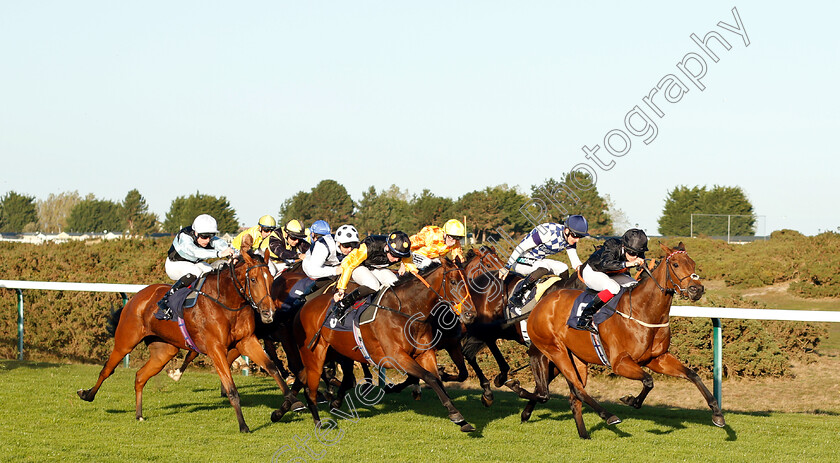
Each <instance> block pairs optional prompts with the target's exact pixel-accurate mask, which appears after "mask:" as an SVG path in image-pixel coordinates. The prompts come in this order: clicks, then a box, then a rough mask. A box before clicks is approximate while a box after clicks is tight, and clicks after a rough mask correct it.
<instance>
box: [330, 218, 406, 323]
mask: <svg viewBox="0 0 840 463" xmlns="http://www.w3.org/2000/svg"><path fill="white" fill-rule="evenodd" d="M397 262H401V264H402V265H400V272H399V273H400V275H403V274H404V273H405V271H406V270H407V271H409V272H412V273H416V272H417V267H415V265H414V263H412V262H411V241H410V240H409V239H408V235H406V234H405V233H403V232H401V231H396V232H393V233H391V234H390V235H388V236H384V235H369V236H368V237H367V238H365V239H364V240H363V241H362V244H361V245H360V246H359V248H358V249H354V250H353V251H352V252H350V254H348V255H347V256H346V257H345V258H344V260H342V261H341V276H340V277H339V278H338V290H337V291H336V293H335V296H334V299H335V301H336V302H338V303H337V304H336V306H335V310H336V314H337V316H338V317H339V318H341V317H343V316H344V313H345V312H347V309H348V308H350V307H352V306H353V304H354V303H355V302H356V301H358V300H360V299H362V298H363V297H365V296H368V295H371V294H374V293H375V292H377V291H379V289H380V288H382V287H383V286H391V285H393V284H394V283H396V281H397V276H396V275H394V272H392V271H391V270H389V269H388V267H389V266H390V265H391V264H395V263H397ZM351 276H352V278H353V281H355V282H356V283H358V284H359V287H358V288H357V289H355V290H353V292H351V293H350V294H347V295H346V296H345V295H344V291H345V290H346V289H347V283H349V282H350V278H351Z"/></svg>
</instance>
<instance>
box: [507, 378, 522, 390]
mask: <svg viewBox="0 0 840 463" xmlns="http://www.w3.org/2000/svg"><path fill="white" fill-rule="evenodd" d="M505 386H507V387H508V388H509V389H511V390H514V391H515V390H516V388H517V387H519V380H518V379H515V378H511V379H509V380H507V381H505Z"/></svg>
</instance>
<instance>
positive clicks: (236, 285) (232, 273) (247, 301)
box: [195, 263, 268, 312]
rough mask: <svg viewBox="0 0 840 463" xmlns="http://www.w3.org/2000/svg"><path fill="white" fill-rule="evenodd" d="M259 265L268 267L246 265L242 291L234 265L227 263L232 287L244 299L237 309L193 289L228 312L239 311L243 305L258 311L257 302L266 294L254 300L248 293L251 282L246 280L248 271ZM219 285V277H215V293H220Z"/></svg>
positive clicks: (249, 292) (260, 301)
mask: <svg viewBox="0 0 840 463" xmlns="http://www.w3.org/2000/svg"><path fill="white" fill-rule="evenodd" d="M259 267H268V264H258V265H252V266H251V267H248V268H247V269H245V289H244V291H243V289H242V287H241V285H240V284H239V279H237V278H236V272H235V271H234V265H233V264H232V263H229V264H228V268H229V269H230V278H231V280H233V287H234V288H235V289H236V293H237V294H239V297H241V298H242V299H243V300H244V301H245V303H244V304H242V305H240V306H239V308H238V309H232V308H230V307H228V306H227V305H226V304H225V303H224V302H222V301H220V300H219V299H217V298H215V297H213V296H211V295H209V294H207V293H205V292H204V291H195V292H196V293H198V294H199V295H201V296H204V297H206V298H207V299H210V300H211V301H213V302H215V303H216V304H218V305H220V306H222V307H224V309H225V310H228V311H230V312H239V311H240V310H242V309H244V308H245V307H248V306H249V305H250V306H251V307H252V308H253V309H254V310H257V311H259V304H260V303H262V301H263V300H264V299H265V298H266V297H267V294H266V296H263V298H262V299H260V300H259V301H257V302H254V298H253V297H250V295H251V284H250V282H249V281H248V272H250V271H251V270H254V269H255V268H259ZM220 285H221V283H220V281H219V279H218V278H217V279H216V292H217V293H221V286H220ZM246 293H247V294H246Z"/></svg>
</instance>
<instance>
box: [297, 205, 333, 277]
mask: <svg viewBox="0 0 840 463" xmlns="http://www.w3.org/2000/svg"><path fill="white" fill-rule="evenodd" d="M312 238H313V240H314V241H313V243H312V246H311V247H310V248H309V250H308V251H306V254H305V255H304V258H303V265H302V267H303V272H304V273H306V276H307V277H309V278H310V279H312V280H318V279H321V278H334V277H335V276H336V275H338V274H339V273H341V267H340V266H339V264H340V262H339V260H338V255H337V254H338V248H337V246H336V244H335V240H334V239H333V236H332V235H331V234H330V225H329V224H328V223H327V222H326V221H324V220H319V221H317V222H315V223H313V224H312Z"/></svg>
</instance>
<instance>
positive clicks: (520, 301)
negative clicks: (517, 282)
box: [510, 268, 549, 307]
mask: <svg viewBox="0 0 840 463" xmlns="http://www.w3.org/2000/svg"><path fill="white" fill-rule="evenodd" d="M548 273H549V271H548V269H544V268H538V269H537V270H534V271H533V272H531V274H530V275H528V277H527V278H525V282H524V283H522V285H521V286H520V287H519V289H517V290H516V291H514V292H513V294H511V295H510V304H511V306H513V307H522V306H523V305H525V294H526V293H527V292H528V291H530V290H531V289H532V288H533V287H534V286H536V284H537V282H538V281H539V280H540V278H542V277H543V276H545V275H548Z"/></svg>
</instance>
